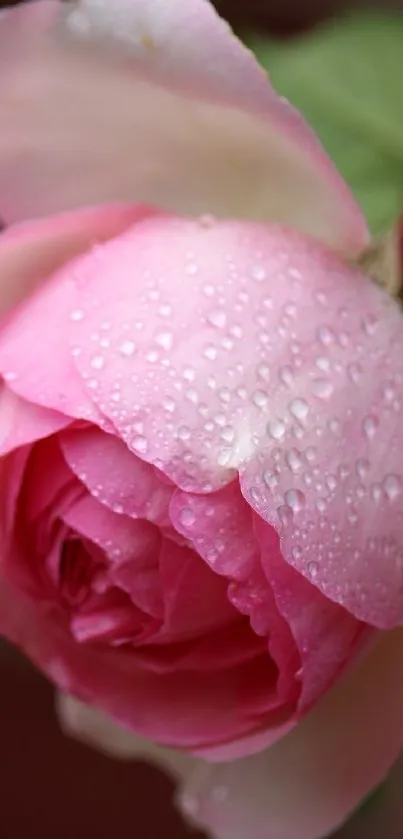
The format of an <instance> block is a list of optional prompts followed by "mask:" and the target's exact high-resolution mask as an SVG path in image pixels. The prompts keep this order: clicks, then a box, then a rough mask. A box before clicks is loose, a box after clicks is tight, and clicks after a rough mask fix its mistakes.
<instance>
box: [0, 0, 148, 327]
mask: <svg viewBox="0 0 403 839" xmlns="http://www.w3.org/2000/svg"><path fill="white" fill-rule="evenodd" d="M33 6H35V4H33ZM139 212H141V211H139V210H138V209H137V208H133V207H125V206H110V207H101V208H96V209H88V210H79V211H76V212H75V213H69V214H67V213H66V214H63V215H56V216H55V217H54V218H51V219H43V220H40V221H35V222H27V223H22V224H16V225H14V226H13V227H9V228H8V229H6V230H5V231H4V232H3V233H2V234H1V235H0V316H1V315H3V314H4V312H5V311H7V310H8V309H9V308H10V307H11V306H13V305H15V304H16V303H19V302H20V300H21V299H22V298H24V297H25V296H26V295H27V294H29V293H30V292H32V291H33V289H34V288H35V287H36V286H37V285H38V283H41V282H43V281H44V280H46V279H48V278H49V277H50V276H51V275H52V274H53V273H55V271H57V270H58V269H59V268H61V267H62V265H64V264H65V263H66V262H68V261H70V260H71V259H73V258H74V257H76V256H77V255H78V254H80V253H83V252H84V251H86V250H87V249H88V248H92V247H93V246H94V245H96V244H98V243H100V242H104V241H105V240H106V239H110V238H112V237H113V236H116V235H118V234H119V233H121V232H122V230H124V229H125V228H127V227H128V226H129V225H130V224H132V223H133V222H134V221H135V220H136V219H137V218H138V215H139Z"/></svg>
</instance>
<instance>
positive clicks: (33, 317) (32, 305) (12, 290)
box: [0, 205, 148, 422]
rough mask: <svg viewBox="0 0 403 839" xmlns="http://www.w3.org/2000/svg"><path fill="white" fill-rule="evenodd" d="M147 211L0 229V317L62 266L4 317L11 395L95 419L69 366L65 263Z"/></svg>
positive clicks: (3, 362)
mask: <svg viewBox="0 0 403 839" xmlns="http://www.w3.org/2000/svg"><path fill="white" fill-rule="evenodd" d="M146 212H148V211H146V210H144V208H141V207H133V206H130V207H125V206H123V205H122V206H119V205H116V206H115V205H111V206H109V207H101V208H95V209H86V210H82V211H76V212H75V213H66V214H63V215H59V216H55V217H54V218H51V219H43V220H39V221H35V222H29V223H24V224H19V225H15V226H14V227H10V228H9V229H8V230H6V231H5V232H4V233H2V234H1V236H0V315H1V314H2V313H4V311H5V310H6V309H7V308H9V306H10V305H12V304H15V303H17V302H18V301H19V300H20V299H21V298H22V297H24V296H25V295H27V293H28V292H30V291H32V290H33V289H34V288H35V287H36V286H37V285H38V283H40V282H42V281H44V280H49V278H50V277H51V276H52V275H54V274H58V269H62V270H61V271H60V273H59V274H58V275H57V276H56V277H55V278H54V281H53V283H50V284H48V285H47V286H46V287H45V288H40V289H38V290H37V292H36V294H35V295H33V296H32V298H31V299H30V300H28V301H25V302H24V303H23V304H22V305H21V306H20V307H19V309H18V311H17V312H14V313H13V317H12V318H8V319H7V320H6V322H5V324H4V326H3V329H2V330H1V332H0V374H2V375H3V376H4V377H5V378H6V380H7V382H8V385H9V387H10V389H12V390H13V391H14V392H15V393H18V394H19V395H21V396H24V397H25V398H26V399H28V400H30V401H31V402H32V403H36V404H38V405H41V406H42V407H46V408H52V409H54V410H56V411H61V412H64V413H66V414H67V415H69V416H74V417H84V418H86V419H93V420H95V421H97V420H98V421H99V422H101V418H100V416H99V414H98V412H97V411H94V408H93V407H92V406H91V403H90V402H89V400H88V397H87V396H86V394H85V392H84V390H83V388H82V386H81V385H80V382H79V381H78V380H77V376H76V374H75V371H74V367H73V365H72V359H71V348H70V346H69V341H68V326H69V321H70V318H73V319H74V318H76V317H77V318H79V317H80V312H79V311H74V297H73V298H72V284H71V281H70V273H69V272H71V273H74V264H71V266H70V263H74V258H75V257H77V255H78V254H81V253H83V252H85V251H86V250H88V249H91V250H93V248H94V246H96V245H97V246H98V245H99V244H100V243H101V242H104V241H105V240H106V239H109V238H112V237H114V236H116V235H118V234H119V233H121V232H122V231H123V230H125V229H126V228H127V227H129V225H130V224H133V223H134V222H135V221H137V220H138V219H139V218H141V217H142V216H143V215H144V214H145V213H146ZM65 263H68V264H69V272H67V273H66V272H65V271H63V266H64V265H65ZM45 335H46V341H44V336H45ZM60 382H62V383H63V385H62V387H61V386H60Z"/></svg>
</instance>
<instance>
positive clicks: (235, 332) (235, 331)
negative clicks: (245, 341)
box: [229, 323, 243, 338]
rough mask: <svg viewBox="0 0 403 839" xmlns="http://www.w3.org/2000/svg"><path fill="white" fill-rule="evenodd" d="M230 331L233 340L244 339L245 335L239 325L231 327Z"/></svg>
mask: <svg viewBox="0 0 403 839" xmlns="http://www.w3.org/2000/svg"><path fill="white" fill-rule="evenodd" d="M229 331H230V335H232V336H233V338H242V335H243V332H242V328H241V327H240V326H239V325H238V324H237V323H235V324H234V325H233V326H231V327H230V330H229Z"/></svg>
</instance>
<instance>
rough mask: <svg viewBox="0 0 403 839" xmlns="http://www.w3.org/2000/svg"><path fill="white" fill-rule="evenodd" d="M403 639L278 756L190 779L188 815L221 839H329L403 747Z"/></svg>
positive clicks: (185, 799) (342, 689) (390, 643)
mask: <svg viewBox="0 0 403 839" xmlns="http://www.w3.org/2000/svg"><path fill="white" fill-rule="evenodd" d="M402 665H403V640H402V634H401V632H400V631H398V632H396V633H394V634H388V635H384V636H383V637H382V636H381V639H380V641H379V643H378V645H377V646H376V647H375V648H374V649H373V650H372V653H371V654H369V655H368V656H367V657H366V658H365V660H363V661H362V662H361V664H360V665H359V666H358V667H357V668H356V669H355V670H353V671H352V672H351V673H349V675H348V676H347V677H345V678H344V679H343V680H342V681H341V682H340V683H339V684H338V685H337V686H336V687H335V688H333V690H332V691H331V692H330V693H328V694H327V696H326V697H325V698H324V699H322V701H321V702H320V703H319V704H318V705H317V706H316V708H315V710H314V711H313V712H311V713H310V714H309V715H308V717H307V718H306V719H305V720H304V721H303V722H302V723H300V725H298V727H297V728H296V729H295V730H294V731H293V732H292V733H291V734H290V735H288V736H287V737H285V738H284V739H283V740H281V741H280V742H279V743H277V744H276V745H274V746H273V747H272V748H271V749H269V750H268V751H266V752H263V753H261V754H259V755H256V756H255V757H252V758H247V759H246V760H239V761H234V762H232V763H227V764H222V765H221V766H217V767H214V768H211V769H210V770H206V771H204V772H202V771H196V772H195V773H194V774H193V776H192V774H191V773H190V775H189V777H188V780H187V782H185V787H184V792H183V793H182V803H183V807H184V810H185V812H186V813H189V815H190V816H191V818H192V821H195V822H197V824H199V825H201V826H202V827H203V828H204V829H207V830H208V831H209V832H210V831H211V835H212V836H214V839H249V837H251V836H253V839H267V837H268V836H270V839H295V837H296V836H298V839H322V837H323V836H325V835H326V836H327V835H328V833H330V831H333V830H334V829H335V828H336V827H337V826H338V825H340V824H341V823H342V822H343V821H344V819H346V817H347V816H348V815H349V813H350V812H351V811H352V810H353V809H354V808H355V807H356V806H357V805H358V804H359V802H360V801H361V799H362V798H364V797H365V796H366V795H367V794H368V793H369V792H370V790H371V789H372V788H373V787H375V786H376V785H377V784H379V783H380V782H381V781H382V780H383V778H384V776H385V774H386V772H387V771H388V769H389V768H390V766H391V765H392V764H393V762H394V761H395V760H396V758H397V756H398V754H399V751H400V749H401V746H402V725H401V705H402V701H403V682H402V677H401V674H402Z"/></svg>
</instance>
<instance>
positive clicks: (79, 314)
mask: <svg viewBox="0 0 403 839" xmlns="http://www.w3.org/2000/svg"><path fill="white" fill-rule="evenodd" d="M83 317H84V312H83V310H82V309H74V311H73V312H71V314H70V319H71V320H74V321H79V320H82V319H83Z"/></svg>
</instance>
